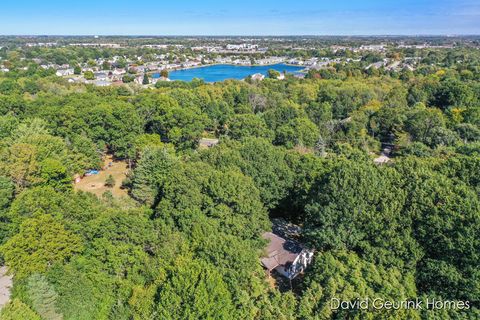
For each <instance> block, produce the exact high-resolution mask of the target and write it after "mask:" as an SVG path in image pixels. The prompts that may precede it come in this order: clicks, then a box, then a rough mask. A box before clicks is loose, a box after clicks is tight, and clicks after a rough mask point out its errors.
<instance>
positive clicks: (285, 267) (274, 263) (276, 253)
mask: <svg viewBox="0 0 480 320" xmlns="http://www.w3.org/2000/svg"><path fill="white" fill-rule="evenodd" d="M263 238H264V239H266V240H268V241H269V244H268V246H267V249H266V257H264V258H262V259H261V263H262V265H263V267H264V268H265V269H267V270H268V272H272V271H273V270H275V271H277V272H278V273H279V274H280V275H282V276H284V277H286V278H288V279H290V280H292V279H294V278H295V277H297V276H298V275H299V274H300V273H302V272H303V271H304V270H305V269H306V268H307V266H308V265H309V264H310V263H311V262H312V259H313V253H314V252H313V250H309V249H306V248H304V247H303V246H302V245H301V244H300V243H298V242H296V241H293V240H286V239H284V238H282V237H280V236H278V235H276V234H274V233H272V232H266V233H264V234H263Z"/></svg>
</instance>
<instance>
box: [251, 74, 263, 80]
mask: <svg viewBox="0 0 480 320" xmlns="http://www.w3.org/2000/svg"><path fill="white" fill-rule="evenodd" d="M263 79H265V76H264V75H263V74H261V73H255V74H254V75H252V80H253V81H262V80H263Z"/></svg>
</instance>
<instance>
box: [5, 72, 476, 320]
mask: <svg viewBox="0 0 480 320" xmlns="http://www.w3.org/2000/svg"><path fill="white" fill-rule="evenodd" d="M331 72H332V74H333V75H335V76H332V77H330V78H329V77H326V76H322V75H320V76H318V77H317V76H312V77H311V78H310V79H305V80H300V79H294V78H291V77H287V79H286V80H283V81H279V80H271V79H266V80H264V81H262V82H240V81H226V82H223V83H217V84H205V83H203V82H202V81H193V82H191V83H181V82H173V83H168V84H164V85H159V87H158V88H156V89H149V90H140V89H138V88H135V87H128V86H122V87H109V88H96V87H92V86H80V85H71V84H67V83H65V82H64V81H63V80H61V79H59V78H56V77H54V76H52V75H49V74H45V71H43V70H40V69H35V68H34V67H33V66H32V67H31V69H30V70H24V71H18V72H14V73H13V74H7V75H6V76H4V77H2V78H0V115H1V116H0V240H1V246H0V251H1V257H2V260H3V262H4V264H5V265H6V266H8V268H9V271H10V272H11V273H12V274H13V275H14V287H13V290H12V300H11V302H10V303H9V304H8V305H7V306H6V307H5V308H4V309H3V310H2V313H1V318H2V319H344V318H358V319H369V318H375V319H407V318H408V319H432V318H441V319H448V318H454V319H475V318H478V317H479V316H480V313H479V311H478V308H479V307H480V273H479V272H480V268H479V262H480V257H479V255H480V237H479V235H480V200H479V192H480V185H479V181H480V180H479V178H478V177H480V154H479V153H480V84H479V82H478V77H479V75H478V70H475V69H468V70H466V69H465V70H463V69H462V70H457V69H453V68H452V69H442V70H432V71H431V72H426V73H425V74H421V73H408V74H407V73H405V74H404V75H392V74H390V73H383V72H382V73H379V74H366V73H365V71H364V70H363V68H357V69H356V70H352V72H350V73H349V72H347V71H345V70H340V69H339V70H331ZM339 75H340V76H339ZM202 137H217V138H219V139H220V143H219V145H218V146H215V147H213V148H210V149H207V150H199V149H198V144H199V140H200V139H201V138H202ZM385 146H389V147H390V148H391V149H392V154H391V158H392V159H391V161H390V162H389V163H387V164H384V165H380V166H379V165H376V164H374V162H373V159H374V158H375V157H377V156H378V154H379V153H380V152H381V150H382V149H383V148H384V147H385ZM106 153H112V154H113V155H114V156H115V157H116V158H118V159H124V160H126V161H128V163H129V164H130V166H131V168H132V170H131V172H130V173H129V175H128V177H127V179H126V180H125V181H124V182H123V186H124V188H126V189H127V190H128V191H129V194H130V198H129V199H117V198H114V197H113V196H112V195H111V194H108V193H107V194H105V195H104V196H103V197H101V198H100V199H99V198H96V197H95V196H94V195H92V194H88V193H82V192H75V191H73V184H72V180H73V176H74V175H75V174H83V173H84V172H85V170H87V169H94V168H100V167H101V159H102V156H104V155H105V154H106ZM271 217H282V218H284V219H287V220H288V221H291V222H293V223H296V224H299V225H301V226H302V227H303V234H302V237H303V241H304V242H305V243H307V244H308V245H309V246H311V247H312V248H315V249H316V254H315V260H314V263H313V265H312V266H311V268H310V269H309V270H308V271H307V272H306V274H305V276H304V277H303V278H302V279H301V280H302V281H299V284H298V285H297V286H296V287H295V290H293V291H286V292H281V291H280V290H279V289H278V288H276V287H275V286H272V285H271V283H269V282H268V281H267V277H266V274H265V272H264V270H263V269H262V267H261V266H260V264H259V257H260V256H261V255H262V252H263V249H264V248H265V245H266V244H265V241H263V240H262V238H261V234H262V232H264V231H268V230H270V228H271V223H270V218H271ZM334 297H335V298H339V299H341V300H342V299H343V300H354V299H356V298H364V297H378V298H383V299H386V300H387V299H388V300H405V299H406V300H410V299H415V298H417V297H418V298H419V299H424V300H426V299H432V298H435V299H444V300H468V301H470V304H471V308H470V309H469V310H437V311H432V310H400V311H393V310H390V311H386V310H384V311H379V312H375V313H371V312H367V311H360V310H358V311H341V312H340V311H339V312H333V311H332V310H331V309H330V300H331V299H332V298H334Z"/></svg>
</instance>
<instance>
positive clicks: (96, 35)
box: [0, 33, 480, 38]
mask: <svg viewBox="0 0 480 320" xmlns="http://www.w3.org/2000/svg"><path fill="white" fill-rule="evenodd" d="M0 37H447V38H448V37H480V33H479V34H476V33H452V34H446V33H445V34H441V33H438V34H436V33H432V34H429V33H419V34H393V33H392V34H278V35H275V34H258V35H255V34H223V35H214V34H170V35H169V34H163V35H162V34H1V33H0Z"/></svg>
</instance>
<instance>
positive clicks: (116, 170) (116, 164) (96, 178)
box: [75, 156, 128, 198]
mask: <svg viewBox="0 0 480 320" xmlns="http://www.w3.org/2000/svg"><path fill="white" fill-rule="evenodd" d="M104 168H105V170H100V171H99V173H98V174H94V175H91V176H86V177H83V178H82V179H81V181H80V182H78V183H76V184H75V190H81V191H85V192H90V193H93V194H95V195H97V196H98V197H101V196H102V194H103V193H104V192H105V191H111V192H112V195H113V196H114V197H115V198H121V197H127V196H128V192H127V190H126V189H121V188H120V187H121V186H122V182H123V180H125V178H126V177H127V172H128V164H127V162H125V161H114V160H113V158H112V157H111V156H107V157H106V158H105V161H104ZM109 175H112V177H113V179H115V186H114V187H113V188H109V187H106V186H105V181H106V180H107V177H108V176H109Z"/></svg>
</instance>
